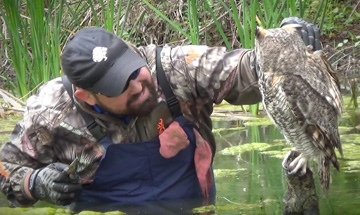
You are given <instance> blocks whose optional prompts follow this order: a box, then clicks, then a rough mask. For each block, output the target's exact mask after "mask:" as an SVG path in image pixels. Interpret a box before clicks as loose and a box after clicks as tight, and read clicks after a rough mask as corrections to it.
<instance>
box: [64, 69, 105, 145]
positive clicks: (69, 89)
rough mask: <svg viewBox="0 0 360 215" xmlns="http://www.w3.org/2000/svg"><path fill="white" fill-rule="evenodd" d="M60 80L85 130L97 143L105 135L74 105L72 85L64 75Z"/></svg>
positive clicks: (90, 117) (92, 119)
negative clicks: (83, 122) (83, 123)
mask: <svg viewBox="0 0 360 215" xmlns="http://www.w3.org/2000/svg"><path fill="white" fill-rule="evenodd" d="M61 80H62V82H63V85H64V87H65V89H66V92H67V93H68V94H69V95H70V98H71V100H72V101H73V103H74V104H75V106H76V109H77V111H78V112H79V113H80V114H81V116H82V117H83V119H84V120H85V122H86V127H87V129H88V130H89V131H90V133H91V134H92V135H93V136H94V137H95V139H96V140H97V141H100V140H101V139H102V138H103V137H105V133H104V132H102V131H101V128H100V126H99V125H98V124H97V122H96V121H95V119H94V117H93V116H91V115H90V114H88V113H86V112H85V111H83V110H82V109H81V108H80V107H79V105H77V104H76V103H75V101H74V98H73V91H72V84H71V83H70V81H69V80H68V78H67V77H66V75H63V76H61Z"/></svg>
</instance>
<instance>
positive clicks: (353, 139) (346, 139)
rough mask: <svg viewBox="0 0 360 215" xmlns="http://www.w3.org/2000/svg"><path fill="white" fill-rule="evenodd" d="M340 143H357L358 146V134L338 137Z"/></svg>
mask: <svg viewBox="0 0 360 215" xmlns="http://www.w3.org/2000/svg"><path fill="white" fill-rule="evenodd" d="M340 139H341V142H342V143H358V144H360V134H346V135H340Z"/></svg>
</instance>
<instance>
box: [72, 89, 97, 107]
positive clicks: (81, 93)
mask: <svg viewBox="0 0 360 215" xmlns="http://www.w3.org/2000/svg"><path fill="white" fill-rule="evenodd" d="M75 96H76V98H78V99H80V100H81V101H83V102H86V103H87V104H88V105H91V106H93V105H95V104H96V100H95V97H94V95H92V94H91V93H90V92H88V91H86V90H84V89H77V90H76V91H75Z"/></svg>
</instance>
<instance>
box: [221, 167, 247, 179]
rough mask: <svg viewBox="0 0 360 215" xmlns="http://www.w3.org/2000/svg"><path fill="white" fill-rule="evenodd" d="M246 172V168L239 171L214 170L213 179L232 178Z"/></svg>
mask: <svg viewBox="0 0 360 215" xmlns="http://www.w3.org/2000/svg"><path fill="white" fill-rule="evenodd" d="M242 171H247V169H246V168H239V169H214V176H215V178H223V177H232V176H236V175H237V174H239V172H242Z"/></svg>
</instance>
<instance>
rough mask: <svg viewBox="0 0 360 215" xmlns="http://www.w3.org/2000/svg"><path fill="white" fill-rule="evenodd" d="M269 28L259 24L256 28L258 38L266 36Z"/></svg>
mask: <svg viewBox="0 0 360 215" xmlns="http://www.w3.org/2000/svg"><path fill="white" fill-rule="evenodd" d="M266 32H267V30H265V29H264V28H262V27H260V26H257V27H256V30H255V37H256V39H257V40H261V39H263V38H264V37H265V35H266Z"/></svg>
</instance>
